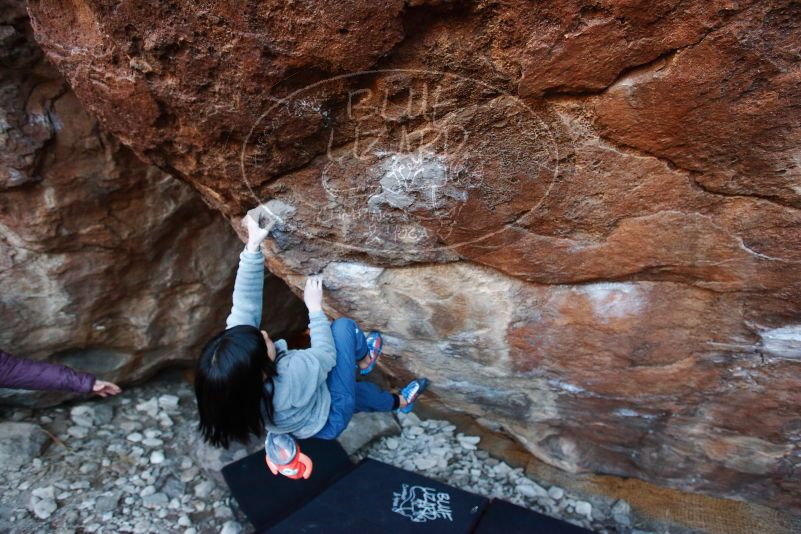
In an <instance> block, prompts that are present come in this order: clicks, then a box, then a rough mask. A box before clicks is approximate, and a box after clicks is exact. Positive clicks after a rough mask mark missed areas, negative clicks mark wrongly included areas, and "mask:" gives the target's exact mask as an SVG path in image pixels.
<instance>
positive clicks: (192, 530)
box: [184, 528, 197, 534]
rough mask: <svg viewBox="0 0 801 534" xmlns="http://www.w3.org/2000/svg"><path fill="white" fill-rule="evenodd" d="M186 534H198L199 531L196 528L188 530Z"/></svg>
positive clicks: (185, 531)
mask: <svg viewBox="0 0 801 534" xmlns="http://www.w3.org/2000/svg"><path fill="white" fill-rule="evenodd" d="M184 534H197V530H196V529H194V528H188V529H186V530H184Z"/></svg>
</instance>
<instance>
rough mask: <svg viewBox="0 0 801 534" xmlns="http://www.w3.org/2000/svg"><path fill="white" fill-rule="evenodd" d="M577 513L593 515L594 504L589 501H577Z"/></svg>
mask: <svg viewBox="0 0 801 534" xmlns="http://www.w3.org/2000/svg"><path fill="white" fill-rule="evenodd" d="M576 513H577V514H578V515H585V516H588V517H589V516H591V515H592V505H591V504H590V503H588V502H587V501H577V502H576Z"/></svg>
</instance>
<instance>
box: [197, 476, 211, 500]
mask: <svg viewBox="0 0 801 534" xmlns="http://www.w3.org/2000/svg"><path fill="white" fill-rule="evenodd" d="M214 487H215V484H214V482H211V481H209V480H204V481H203V482H201V483H200V484H198V485H197V486H195V495H197V496H198V497H200V498H201V499H205V498H206V497H208V496H209V495H211V492H212V491H213V490H214Z"/></svg>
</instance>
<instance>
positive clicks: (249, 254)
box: [225, 215, 272, 328]
mask: <svg viewBox="0 0 801 534" xmlns="http://www.w3.org/2000/svg"><path fill="white" fill-rule="evenodd" d="M242 223H243V224H244V225H245V226H246V227H247V229H248V242H247V245H246V246H245V250H243V251H242V253H241V254H240V255H239V269H238V270H237V272H236V281H235V282H234V299H233V300H234V302H233V306H232V307H231V314H230V315H229V316H228V319H227V320H226V321H225V327H226V328H233V327H234V326H239V325H244V324H247V325H250V326H253V327H255V328H258V327H259V325H260V324H261V312H262V309H261V303H262V293H263V292H264V255H263V254H262V253H261V243H262V241H264V239H265V238H266V237H267V234H269V233H270V228H271V227H272V224H270V223H269V222H268V223H267V224H266V225H265V227H264V228H262V227H261V226H260V225H259V222H257V221H256V220H254V219H253V218H252V217H251V216H250V215H246V216H245V217H244V218H243V219H242Z"/></svg>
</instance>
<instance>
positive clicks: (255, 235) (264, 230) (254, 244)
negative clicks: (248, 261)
mask: <svg viewBox="0 0 801 534" xmlns="http://www.w3.org/2000/svg"><path fill="white" fill-rule="evenodd" d="M256 213H258V215H257V216H258V217H259V220H258V221H257V220H256V219H254V218H253V215H252V214H248V215H245V218H244V219H242V223H243V224H244V225H245V227H246V228H247V229H248V244H247V247H246V248H247V249H248V250H249V251H250V252H256V251H258V250H259V247H261V243H262V241H264V240H265V239H266V238H267V235H268V234H269V233H270V230H272V228H273V225H274V224H275V221H274V220H272V219H271V218H269V217H267V216H266V215H264V214H262V213H261V212H256Z"/></svg>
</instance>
